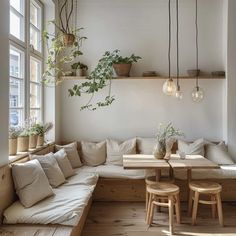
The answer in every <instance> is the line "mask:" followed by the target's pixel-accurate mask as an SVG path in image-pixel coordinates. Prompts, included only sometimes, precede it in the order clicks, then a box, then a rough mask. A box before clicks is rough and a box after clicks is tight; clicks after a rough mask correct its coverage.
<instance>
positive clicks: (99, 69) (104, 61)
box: [69, 50, 140, 111]
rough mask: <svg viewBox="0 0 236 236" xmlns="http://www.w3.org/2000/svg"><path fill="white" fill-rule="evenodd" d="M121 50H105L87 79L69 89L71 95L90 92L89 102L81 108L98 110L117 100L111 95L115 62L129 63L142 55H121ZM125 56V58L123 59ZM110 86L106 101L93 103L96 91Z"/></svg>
mask: <svg viewBox="0 0 236 236" xmlns="http://www.w3.org/2000/svg"><path fill="white" fill-rule="evenodd" d="M119 53H120V51H119V50H114V51H113V52H109V51H107V52H105V53H104V55H103V56H102V58H101V59H100V60H99V61H98V64H97V66H96V67H95V69H94V70H93V71H92V72H91V73H90V75H89V76H87V81H86V82H83V83H81V84H75V85H74V86H73V87H72V88H71V89H69V95H70V96H71V97H73V96H82V94H90V95H91V97H90V99H89V100H88V102H87V103H86V104H85V105H83V106H82V107H81V110H84V109H89V110H92V111H94V110H96V109H97V108H99V107H105V106H109V105H111V104H112V102H113V101H114V100H115V98H114V96H112V95H111V79H112V77H113V64H114V63H117V62H121V61H126V62H129V63H132V62H136V61H137V60H139V59H140V57H138V56H135V55H133V54H132V55H131V56H130V57H128V58H127V57H121V56H120V55H119ZM122 58H123V59H122ZM107 86H109V89H108V95H107V96H106V97H105V99H104V101H101V102H97V103H96V104H92V100H93V98H94V95H95V93H97V92H99V91H101V90H102V89H103V88H105V87H107Z"/></svg>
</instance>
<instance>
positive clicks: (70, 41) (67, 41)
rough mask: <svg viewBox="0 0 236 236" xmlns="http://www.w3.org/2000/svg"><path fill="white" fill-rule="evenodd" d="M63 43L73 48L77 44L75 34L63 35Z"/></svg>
mask: <svg viewBox="0 0 236 236" xmlns="http://www.w3.org/2000/svg"><path fill="white" fill-rule="evenodd" d="M63 42H64V45H65V46H72V45H73V43H74V42H75V35H74V34H64V35H63Z"/></svg>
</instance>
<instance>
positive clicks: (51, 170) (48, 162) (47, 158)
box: [30, 153, 66, 187]
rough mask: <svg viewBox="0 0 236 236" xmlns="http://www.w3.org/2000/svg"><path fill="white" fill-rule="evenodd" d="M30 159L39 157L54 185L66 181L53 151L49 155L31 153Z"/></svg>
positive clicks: (56, 185) (51, 183)
mask: <svg viewBox="0 0 236 236" xmlns="http://www.w3.org/2000/svg"><path fill="white" fill-rule="evenodd" d="M30 159H31V160H33V159H37V160H38V161H39V163H40V165H41V167H42V168H43V170H44V172H45V174H46V176H47V177H48V181H49V183H50V185H51V186H52V187H58V186H59V185H61V184H63V183H65V181H66V179H65V177H64V175H63V173H62V171H61V169H60V167H59V166H58V164H57V161H56V159H55V158H54V156H53V153H49V154H47V155H31V156H30Z"/></svg>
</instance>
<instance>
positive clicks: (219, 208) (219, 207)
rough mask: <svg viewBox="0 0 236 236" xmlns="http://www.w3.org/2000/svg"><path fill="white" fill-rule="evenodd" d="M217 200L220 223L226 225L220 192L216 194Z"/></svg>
mask: <svg viewBox="0 0 236 236" xmlns="http://www.w3.org/2000/svg"><path fill="white" fill-rule="evenodd" d="M216 200H217V210H218V217H219V222H220V225H221V226H222V227H223V226H224V220H223V212H222V203H221V196H220V193H217V194H216Z"/></svg>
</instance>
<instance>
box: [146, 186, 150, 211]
mask: <svg viewBox="0 0 236 236" xmlns="http://www.w3.org/2000/svg"><path fill="white" fill-rule="evenodd" d="M148 195H149V194H148V191H147V190H146V211H147V209H148V198H149V196H148Z"/></svg>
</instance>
